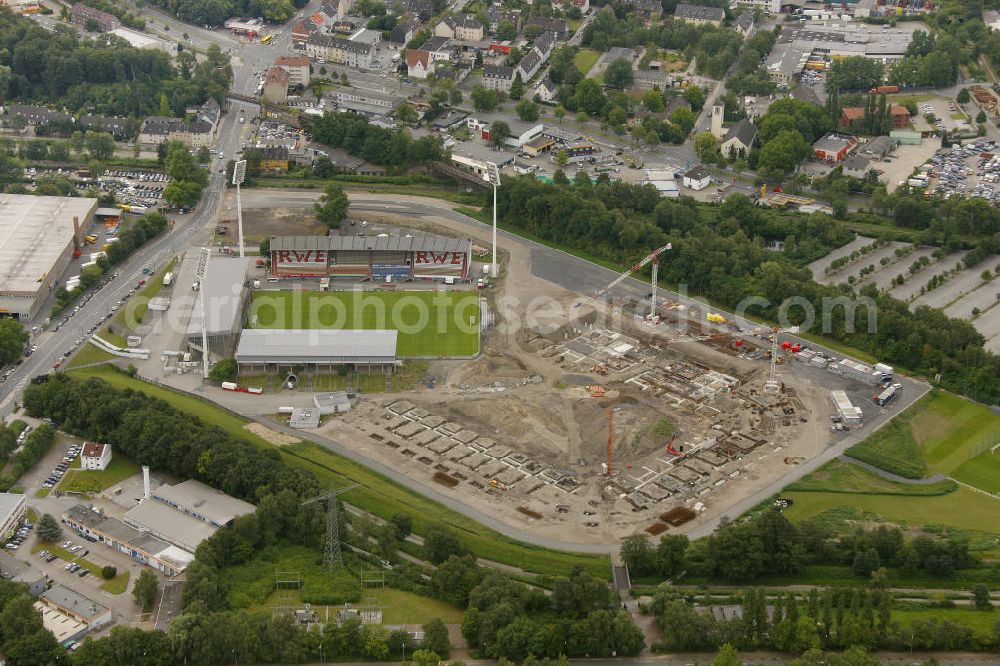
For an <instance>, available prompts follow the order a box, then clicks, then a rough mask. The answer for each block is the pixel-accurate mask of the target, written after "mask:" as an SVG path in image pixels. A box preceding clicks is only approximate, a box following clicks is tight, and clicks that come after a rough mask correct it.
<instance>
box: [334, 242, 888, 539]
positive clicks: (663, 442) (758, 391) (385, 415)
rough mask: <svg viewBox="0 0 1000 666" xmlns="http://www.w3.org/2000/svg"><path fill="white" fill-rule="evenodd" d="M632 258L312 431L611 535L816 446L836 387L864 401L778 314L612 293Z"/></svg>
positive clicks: (428, 476) (526, 522) (538, 519)
mask: <svg viewBox="0 0 1000 666" xmlns="http://www.w3.org/2000/svg"><path fill="white" fill-rule="evenodd" d="M651 257H652V255H651ZM649 260H650V257H647V258H646V260H644V261H645V262H646V263H647V264H648V263H649ZM644 265H645V264H643V263H642V262H640V264H637V265H636V266H635V267H633V269H634V270H635V271H638V270H640V269H641V268H643V267H644ZM632 272H633V271H628V272H626V273H625V274H623V276H621V277H620V278H619V280H616V281H615V282H613V283H612V284H610V285H608V286H607V287H606V288H605V289H603V290H601V291H599V292H598V293H596V294H594V295H593V296H591V297H589V298H586V299H584V300H583V301H581V299H580V296H579V295H573V294H569V293H567V294H566V301H565V303H566V307H567V309H568V310H570V311H572V312H573V313H574V315H575V316H574V317H573V320H572V321H570V322H567V323H565V324H564V325H563V326H560V327H558V328H556V329H554V330H551V331H549V332H546V333H539V332H537V331H535V330H533V329H532V328H531V327H528V326H524V327H520V328H518V329H517V330H515V331H494V332H493V333H492V334H487V335H486V336H484V343H485V344H484V348H483V351H482V353H481V354H480V356H479V357H478V358H476V359H474V360H471V361H466V362H436V363H433V364H432V365H431V368H430V371H429V372H430V373H431V374H432V375H433V377H434V379H435V381H434V383H433V384H428V385H424V386H422V387H421V388H420V389H417V390H414V391H408V392H405V393H395V394H381V395H369V396H367V397H365V399H363V400H361V401H360V403H359V404H358V406H357V407H356V408H355V409H353V410H352V411H351V412H350V413H349V414H346V415H343V416H339V417H337V418H336V419H335V420H333V421H330V422H327V423H325V424H324V425H322V426H321V427H320V429H319V431H318V432H319V433H320V434H326V435H329V436H330V437H331V438H336V439H337V440H338V441H340V442H343V443H344V444H347V445H349V446H351V448H354V449H356V450H359V451H362V452H363V453H364V455H366V456H367V457H371V458H374V459H376V460H379V461H380V462H382V463H384V464H386V465H389V466H391V467H392V468H393V469H397V470H401V471H403V472H404V473H405V474H407V475H408V476H411V477H414V478H416V479H419V480H421V481H422V482H424V483H425V484H426V485H427V486H428V487H430V488H433V489H435V490H436V491H438V492H439V493H443V494H447V495H450V496H453V497H455V498H457V499H459V500H461V501H463V502H465V503H467V504H469V505H472V506H475V507H477V508H479V509H480V510H482V511H483V512H484V513H486V514H488V515H490V516H493V517H495V518H496V519H498V520H502V521H504V522H508V523H511V524H517V525H518V526H519V527H520V528H521V529H525V530H528V531H536V532H537V533H539V534H544V535H546V536H549V537H551V538H556V539H561V540H564V541H595V542H596V541H601V542H608V543H613V542H615V541H617V540H620V539H622V538H623V537H625V536H628V535H629V534H633V533H635V532H637V531H645V532H647V533H649V534H651V535H658V534H662V533H664V532H667V531H668V530H669V531H676V532H678V533H684V532H687V531H689V530H691V529H692V528H694V527H696V526H698V525H700V524H702V523H703V522H705V521H706V520H708V519H711V518H717V517H718V516H720V515H723V514H725V512H726V511H727V510H728V509H730V508H732V507H733V506H734V505H735V504H736V503H737V502H739V501H741V500H743V499H745V498H747V497H749V496H751V495H753V494H754V493H757V492H759V491H761V490H762V489H765V488H767V487H768V486H769V485H771V484H773V483H775V482H776V481H778V480H780V479H781V478H782V477H784V476H786V475H787V474H789V473H790V472H792V471H793V470H794V469H795V468H796V467H797V466H799V465H801V464H803V463H804V462H805V461H807V460H810V459H812V458H814V457H816V456H817V455H818V454H819V453H821V452H822V451H823V450H824V449H826V448H827V447H828V446H829V445H830V444H832V443H835V442H837V441H838V438H842V437H843V436H844V432H845V430H847V428H844V427H843V426H839V428H840V429H838V424H839V423H840V422H841V419H840V418H839V417H838V416H836V415H837V409H836V405H835V401H834V399H833V398H832V397H831V389H839V390H843V391H844V392H845V395H846V394H851V399H852V400H853V401H854V403H855V404H860V403H861V402H862V401H864V400H866V399H867V400H869V404H870V398H871V396H869V395H868V394H869V393H870V388H869V387H868V386H863V385H862V384H861V383H859V382H855V381H852V380H849V379H847V378H845V377H843V376H840V375H837V374H834V373H833V372H832V371H831V369H830V368H827V364H826V362H825V361H826V358H825V357H823V356H822V354H819V355H818V356H819V358H821V359H823V360H824V363H822V364H820V363H816V362H811V361H812V360H813V359H816V358H817V352H815V351H813V350H806V349H804V348H803V347H801V346H800V345H799V344H793V343H792V342H790V341H789V339H788V338H787V336H783V334H782V333H781V332H780V331H776V330H772V329H766V328H759V329H754V330H746V329H740V328H739V327H737V326H735V325H734V324H732V323H730V322H729V321H727V320H726V318H725V317H724V316H722V315H721V314H718V313H714V312H711V311H708V310H702V309H699V308H696V307H692V306H690V305H682V304H681V303H679V302H676V301H671V300H669V299H662V298H659V297H658V295H657V294H656V290H655V289H653V291H652V293H650V294H649V295H647V297H646V299H629V298H627V297H619V296H616V295H615V294H616V293H618V290H616V287H617V286H618V284H619V283H620V281H622V280H624V279H626V278H628V277H630V276H631V274H632ZM646 279H647V280H648V279H649V278H648V277H647V278H646ZM498 286H499V287H501V288H502V289H506V288H508V287H507V286H506V285H503V284H501V285H498ZM534 287H543V285H541V284H537V281H536V280H534V279H533V280H521V281H519V283H518V285H517V289H518V291H519V292H520V293H525V292H527V291H529V290H531V289H532V288H534ZM651 288H652V287H651ZM500 293H501V292H500V290H498V291H496V292H494V293H493V295H494V296H499V294H500ZM653 303H655V304H656V305H655V307H654V306H653ZM799 354H802V356H801V358H799V359H798V360H799V361H801V362H795V361H794V359H796V358H797V357H798V355H799ZM831 360H832V359H831ZM431 385H432V386H433V387H434V388H433V389H431V388H429V386H431ZM835 419H836V421H835Z"/></svg>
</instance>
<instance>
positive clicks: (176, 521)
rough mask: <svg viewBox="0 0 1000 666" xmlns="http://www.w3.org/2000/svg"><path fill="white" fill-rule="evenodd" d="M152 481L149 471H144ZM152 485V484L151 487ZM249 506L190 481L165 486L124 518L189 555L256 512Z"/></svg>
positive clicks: (152, 492)
mask: <svg viewBox="0 0 1000 666" xmlns="http://www.w3.org/2000/svg"><path fill="white" fill-rule="evenodd" d="M143 474H144V476H145V477H146V478H148V474H149V472H148V468H145V469H143ZM147 485H148V484H147ZM256 510H257V509H256V507H255V506H254V505H253V504H250V503H249V502H244V501H243V500H241V499H237V498H235V497H231V496H230V495H227V494H226V493H224V492H222V491H220V490H216V489H215V488H212V487H211V486H206V485H205V484H204V483H201V482H200V481H195V480H193V479H190V480H188V481H184V482H183V483H179V484H177V485H174V486H169V485H166V484H164V485H162V486H160V487H158V488H156V489H155V490H152V491H148V490H147V492H146V496H145V497H144V498H143V499H142V500H141V501H140V502H139V503H138V504H137V505H136V506H135V507H133V508H132V509H129V511H128V512H126V513H125V515H124V516H123V517H122V520H123V522H124V523H125V524H126V525H130V526H132V527H134V528H136V529H138V530H140V531H143V532H146V533H148V534H152V535H153V536H155V537H157V538H158V539H163V540H164V541H166V542H168V543H171V544H173V545H175V546H177V547H179V548H183V549H184V550H186V551H189V552H192V553H193V552H194V551H195V549H197V548H198V544H200V543H201V542H202V541H204V540H205V539H207V538H209V537H210V536H212V535H213V534H215V532H216V530H218V529H219V528H220V527H223V526H225V525H228V524H230V523H231V522H233V520H235V519H236V518H237V517H239V516H243V515H246V514H249V513H253V512H254V511H256Z"/></svg>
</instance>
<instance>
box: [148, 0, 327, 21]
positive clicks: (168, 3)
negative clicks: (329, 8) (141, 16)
mask: <svg viewBox="0 0 1000 666" xmlns="http://www.w3.org/2000/svg"><path fill="white" fill-rule="evenodd" d="M152 4H154V5H156V6H157V7H162V8H163V9H165V10H166V11H168V12H170V13H171V14H173V15H174V16H176V17H177V18H179V19H181V20H182V21H190V22H191V23H197V24H199V25H201V24H205V25H211V26H219V25H222V24H223V23H224V22H225V20H226V19H228V18H229V17H231V16H259V17H261V18H263V19H265V20H267V21H273V22H276V23H281V22H283V21H287V20H288V19H290V18H291V17H292V14H294V13H295V12H296V10H299V9H302V8H303V7H305V6H306V4H308V2H307V0H153V3H152Z"/></svg>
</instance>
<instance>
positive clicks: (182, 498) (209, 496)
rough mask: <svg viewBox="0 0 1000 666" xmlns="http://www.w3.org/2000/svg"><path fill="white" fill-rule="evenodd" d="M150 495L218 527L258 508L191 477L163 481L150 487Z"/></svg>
mask: <svg viewBox="0 0 1000 666" xmlns="http://www.w3.org/2000/svg"><path fill="white" fill-rule="evenodd" d="M153 497H154V498H155V499H158V500H160V501H162V502H166V503H167V504H169V505H171V506H174V507H176V508H177V509H178V510H180V511H184V512H185V513H188V514H191V515H192V516H194V517H195V518H197V519H199V520H204V521H206V522H209V523H212V524H214V525H216V526H218V527H222V526H223V525H225V524H227V523H228V522H229V521H231V520H233V519H234V518H236V517H238V516H242V515H245V514H248V513H253V512H254V511H256V510H257V509H256V507H255V506H254V505H253V504H250V503H249V502H244V501H243V500H241V499H237V498H236V497H233V496H232V495H227V494H226V493H224V492H222V491H221V490H216V489H215V488H213V487H211V486H206V485H205V484H204V483H202V482H200V481H195V480H194V479H188V480H187V481H184V482H182V483H178V484H177V485H174V486H168V485H165V484H164V485H162V486H160V487H159V488H157V489H156V490H154V491H153Z"/></svg>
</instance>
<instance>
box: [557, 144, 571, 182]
mask: <svg viewBox="0 0 1000 666" xmlns="http://www.w3.org/2000/svg"><path fill="white" fill-rule="evenodd" d="M556 164H557V165H558V166H559V170H560V171H562V168H563V167H564V166H566V165H567V164H569V153H567V152H566V150H565V149H564V148H560V149H559V150H557V151H556ZM565 175H566V174H563V177H565Z"/></svg>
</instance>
